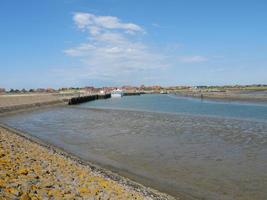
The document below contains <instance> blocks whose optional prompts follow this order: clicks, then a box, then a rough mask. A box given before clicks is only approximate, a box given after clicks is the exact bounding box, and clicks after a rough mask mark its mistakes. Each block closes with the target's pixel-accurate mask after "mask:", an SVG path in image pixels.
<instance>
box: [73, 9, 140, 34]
mask: <svg viewBox="0 0 267 200" xmlns="http://www.w3.org/2000/svg"><path fill="white" fill-rule="evenodd" d="M73 20H74V22H75V24H76V25H77V26H78V28H80V29H88V30H89V31H90V32H91V34H93V35H94V34H96V33H99V32H100V30H101V29H111V30H112V29H113V30H114V29H121V30H125V31H126V32H128V33H134V32H144V30H143V29H142V28H141V27H140V26H138V25H136V24H134V23H123V22H121V20H120V19H119V18H117V17H114V16H96V15H94V14H91V13H82V12H77V13H75V14H74V17H73Z"/></svg>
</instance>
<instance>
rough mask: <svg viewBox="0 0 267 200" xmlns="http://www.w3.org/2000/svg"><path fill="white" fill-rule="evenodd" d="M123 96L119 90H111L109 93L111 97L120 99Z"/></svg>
mask: <svg viewBox="0 0 267 200" xmlns="http://www.w3.org/2000/svg"><path fill="white" fill-rule="evenodd" d="M122 96H123V91H122V90H120V89H116V90H113V91H112V92H111V97H112V98H113V97H122Z"/></svg>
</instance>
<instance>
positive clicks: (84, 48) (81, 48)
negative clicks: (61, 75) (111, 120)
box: [64, 13, 167, 79]
mask: <svg viewBox="0 0 267 200" xmlns="http://www.w3.org/2000/svg"><path fill="white" fill-rule="evenodd" d="M73 20H74V22H75V24H76V25H77V27H78V28H79V29H81V30H88V34H89V39H88V40H87V41H85V42H84V43H82V44H79V45H77V46H76V47H72V48H69V49H66V50H64V52H65V54H67V55H69V56H72V57H78V58H80V61H81V62H82V65H83V66H84V67H83V71H84V72H83V73H84V74H86V75H88V78H102V77H106V78H107V77H108V78H110V79H114V78H116V77H117V76H118V73H119V74H120V76H121V77H120V78H121V79H122V78H123V77H127V76H128V77H131V76H132V75H133V74H134V73H139V74H140V73H142V72H144V71H145V70H153V69H160V68H163V67H166V65H167V64H166V58H165V56H164V55H162V54H159V53H156V52H155V51H153V50H152V49H151V48H149V47H148V46H147V45H145V44H144V43H143V42H141V41H138V40H137V38H138V35H136V34H138V33H139V34H141V35H143V34H142V33H144V30H143V29H142V28H141V27H140V26H138V25H136V24H133V23H122V22H121V20H119V19H118V18H117V17H112V16H96V15H93V14H90V13H75V14H74V17H73ZM129 33H130V34H129ZM133 33H134V35H133ZM84 74H83V75H84Z"/></svg>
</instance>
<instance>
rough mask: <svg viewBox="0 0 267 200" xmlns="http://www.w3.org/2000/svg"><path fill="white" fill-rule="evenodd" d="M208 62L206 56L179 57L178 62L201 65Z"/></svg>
mask: <svg viewBox="0 0 267 200" xmlns="http://www.w3.org/2000/svg"><path fill="white" fill-rule="evenodd" d="M208 60H209V59H208V58H207V57H205V56H178V61H180V62H185V63H199V62H205V61H208Z"/></svg>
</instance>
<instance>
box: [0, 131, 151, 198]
mask: <svg viewBox="0 0 267 200" xmlns="http://www.w3.org/2000/svg"><path fill="white" fill-rule="evenodd" d="M0 199H24V200H28V199H151V198H150V197H145V196H144V195H143V194H141V193H139V192H136V191H134V190H133V189H132V188H130V187H128V186H125V185H122V184H120V183H118V182H115V181H113V180H110V179H108V178H106V177H103V176H102V175H100V174H98V173H97V172H94V171H91V170H90V168H89V167H86V166H84V165H81V164H78V163H77V162H76V161H74V160H71V159H69V158H66V157H64V156H62V155H59V154H57V153H55V152H52V150H48V149H46V148H45V147H42V146H40V145H38V144H36V143H34V142H31V141H29V140H27V139H25V138H22V137H21V136H18V135H16V134H14V133H12V132H10V131H7V130H6V129H3V128H1V127H0Z"/></svg>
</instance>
